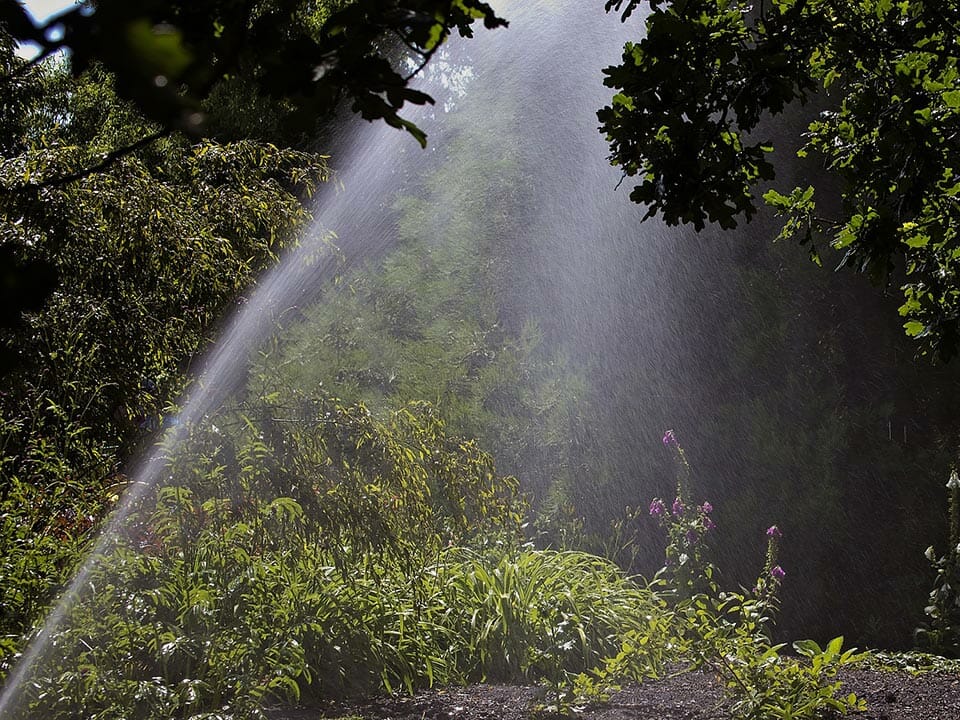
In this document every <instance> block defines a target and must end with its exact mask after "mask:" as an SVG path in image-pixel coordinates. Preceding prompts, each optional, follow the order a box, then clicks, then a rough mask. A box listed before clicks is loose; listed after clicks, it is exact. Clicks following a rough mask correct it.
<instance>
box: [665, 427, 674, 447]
mask: <svg viewBox="0 0 960 720" xmlns="http://www.w3.org/2000/svg"><path fill="white" fill-rule="evenodd" d="M663 446H664V447H671V446H672V447H677V438H676V436H675V435H674V434H673V430H667V431H666V432H665V433H664V434H663Z"/></svg>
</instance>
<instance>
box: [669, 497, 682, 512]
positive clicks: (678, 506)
mask: <svg viewBox="0 0 960 720" xmlns="http://www.w3.org/2000/svg"><path fill="white" fill-rule="evenodd" d="M671 509H672V510H673V514H674V515H676V516H677V517H680V516H681V515H683V511H684V509H685V508H684V507H683V501H681V500H680V498H677V499H676V500H674V501H673V508H671Z"/></svg>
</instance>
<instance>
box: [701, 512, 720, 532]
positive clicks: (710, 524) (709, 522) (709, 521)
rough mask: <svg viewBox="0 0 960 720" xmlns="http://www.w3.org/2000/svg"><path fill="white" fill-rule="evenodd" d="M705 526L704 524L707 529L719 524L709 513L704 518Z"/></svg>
mask: <svg viewBox="0 0 960 720" xmlns="http://www.w3.org/2000/svg"><path fill="white" fill-rule="evenodd" d="M703 526H704V527H705V528H706V529H707V530H713V529H714V528H715V527H716V526H717V524H716V523H715V522H714V521H713V520H712V519H711V518H710V516H709V515H708V516H707V517H705V518H704V519H703Z"/></svg>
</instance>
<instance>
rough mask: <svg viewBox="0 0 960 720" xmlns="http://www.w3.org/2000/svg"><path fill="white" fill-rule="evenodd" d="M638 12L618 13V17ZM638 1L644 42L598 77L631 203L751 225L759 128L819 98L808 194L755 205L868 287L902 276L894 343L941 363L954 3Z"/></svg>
mask: <svg viewBox="0 0 960 720" xmlns="http://www.w3.org/2000/svg"><path fill="white" fill-rule="evenodd" d="M639 4H640V3H639V2H628V3H627V4H626V7H625V9H624V14H625V16H628V15H629V14H630V13H631V12H632V11H633V10H634V9H635V8H636V7H638V6H639ZM650 4H651V8H652V10H651V12H650V14H649V15H648V16H647V18H646V21H645V22H646V28H647V32H646V37H645V38H644V39H643V40H642V41H640V42H638V43H629V44H628V45H627V46H626V48H625V51H624V55H623V61H622V64H620V65H618V66H615V67H611V68H608V69H607V70H606V74H607V79H606V81H605V82H606V84H607V85H608V86H610V87H612V88H614V89H616V90H617V91H618V92H617V94H616V95H615V96H614V98H613V100H612V103H611V105H610V106H608V107H606V108H604V109H603V110H601V111H600V113H599V117H600V120H601V123H602V130H603V132H604V133H605V134H606V135H607V138H608V140H609V141H610V147H611V151H612V155H611V159H612V161H613V162H614V163H615V164H617V165H619V166H620V167H621V168H622V169H623V172H624V174H625V175H626V176H631V177H632V176H638V177H639V178H640V184H639V185H638V186H637V187H636V188H635V190H634V191H633V194H632V197H633V199H634V200H635V201H637V202H641V203H644V204H647V205H648V206H649V208H650V209H649V212H648V216H650V215H654V214H657V213H661V214H662V215H663V217H664V219H665V220H666V222H668V223H670V224H676V223H680V222H683V223H690V224H693V225H694V227H696V228H698V229H700V228H702V227H703V226H704V224H705V222H707V221H709V222H716V223H719V224H720V225H721V227H725V228H729V227H733V226H734V225H735V224H736V217H737V216H741V215H742V216H745V217H746V218H747V219H749V218H750V217H751V216H752V215H753V214H754V213H755V211H756V201H755V197H754V194H753V188H754V187H755V186H757V185H758V184H760V183H762V182H763V181H767V180H771V179H772V177H773V166H772V164H771V162H770V161H769V160H768V159H767V154H768V153H770V152H771V151H772V150H773V145H772V143H771V142H770V141H769V140H768V139H766V138H764V137H763V136H762V134H765V133H768V132H769V130H768V129H767V127H768V126H765V125H763V124H761V121H762V120H763V118H764V117H765V116H767V115H776V114H779V113H781V112H783V110H784V109H785V108H786V107H787V106H788V105H789V104H791V103H792V102H793V101H795V100H800V101H806V100H808V99H810V98H812V97H814V96H816V95H818V94H823V95H824V96H826V97H827V98H828V100H827V103H826V104H827V106H828V108H829V109H828V110H825V111H823V112H822V113H821V114H820V116H819V118H818V119H817V120H815V121H814V122H812V123H811V124H810V125H809V128H808V131H807V133H806V135H805V139H806V145H805V147H804V148H803V149H802V150H801V151H800V155H801V156H806V155H807V154H817V155H819V156H820V157H821V158H822V160H823V164H824V166H825V167H826V174H823V175H822V176H821V179H820V181H818V183H817V184H816V187H819V188H820V192H816V193H815V191H814V186H811V187H809V188H806V189H804V188H796V189H794V190H793V191H791V192H789V193H781V192H778V191H776V190H770V191H768V192H767V193H766V194H765V195H764V199H765V200H766V201H767V202H768V203H769V204H770V205H772V206H773V207H774V208H775V209H776V210H777V212H778V213H779V214H782V215H784V216H785V217H786V224H785V226H784V228H783V232H782V233H781V234H782V236H789V237H796V238H798V239H799V241H800V242H801V243H802V244H809V246H810V248H811V253H812V254H813V256H814V257H815V258H817V259H818V258H819V256H818V251H817V246H818V245H823V244H827V245H830V246H832V247H833V248H835V249H836V250H839V251H840V252H841V253H842V259H841V261H840V266H847V267H851V268H853V269H855V270H856V271H859V272H864V273H867V274H868V275H869V276H870V277H871V278H872V279H873V280H874V281H875V282H877V283H882V284H886V283H887V282H889V280H890V279H891V277H892V276H893V274H894V272H895V271H897V272H901V273H903V274H905V285H904V286H903V291H904V300H905V302H904V303H903V304H902V306H901V307H900V314H901V315H902V316H903V317H904V318H905V319H906V324H905V328H906V330H907V333H908V334H909V335H911V336H913V337H915V338H917V339H918V340H919V341H920V342H921V349H922V350H923V351H924V352H931V353H933V354H935V355H937V356H939V357H941V358H944V359H949V358H950V357H951V356H952V355H953V354H954V353H955V352H956V350H957V346H958V340H960V334H958V319H957V318H958V313H957V307H958V302H960V301H958V297H960V290H958V287H957V285H958V282H957V279H956V272H955V267H954V265H955V259H956V258H955V255H956V254H957V242H956V236H957V224H958V218H957V216H956V203H955V202H954V200H955V197H954V196H955V195H956V193H957V188H958V187H960V185H958V180H957V178H956V174H955V168H954V167H953V166H952V157H953V156H954V155H955V154H956V150H957V148H956V135H955V133H954V132H953V131H952V128H953V127H954V126H955V125H956V122H957V118H958V112H960V102H958V100H957V99H958V97H960V90H958V87H960V86H958V82H960V74H958V67H957V65H958V63H957V60H958V56H960V52H958V47H957V32H956V30H957V28H956V24H955V22H954V20H953V19H952V18H953V17H954V15H955V14H956V10H957V8H956V5H955V3H936V4H932V3H926V2H897V3H893V2H889V1H888V0H876V1H871V2H860V3H855V4H852V5H850V4H838V3H835V2H830V1H828V0H809V1H808V0H803V1H800V2H797V1H796V0H777V1H776V2H771V3H761V4H760V5H759V7H755V6H754V5H753V4H751V3H740V2H729V1H728V0H691V1H689V2H687V1H685V2H662V1H657V2H651V3H650ZM623 5H624V3H623V2H621V1H614V0H611V1H610V2H608V3H607V9H608V10H610V9H613V8H616V9H621V6H623ZM804 185H806V183H804ZM825 194H826V195H828V196H829V197H827V199H826V200H824V198H823V196H824V195H825ZM835 195H838V196H839V197H838V198H837V199H836V200H835V199H834V196H835Z"/></svg>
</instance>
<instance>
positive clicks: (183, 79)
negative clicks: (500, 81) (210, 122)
mask: <svg viewBox="0 0 960 720" xmlns="http://www.w3.org/2000/svg"><path fill="white" fill-rule="evenodd" d="M477 20H481V21H482V22H483V24H484V26H485V27H487V28H496V27H500V26H504V25H506V21H505V20H503V19H502V18H500V17H498V16H497V15H496V14H495V13H494V11H493V9H492V8H491V7H490V6H489V5H488V4H487V3H486V2H482V1H481V0H429V1H427V2H424V1H423V0H355V1H354V2H343V1H342V0H330V1H327V2H320V3H315V2H307V1H306V0H272V1H270V2H250V3H221V2H204V3H198V2H166V1H164V2H160V1H159V0H141V2H136V3H130V2H127V1H126V0H99V1H98V2H96V3H91V4H85V5H84V6H81V7H77V8H73V9H70V10H68V11H66V12H64V13H61V14H59V15H58V16H57V17H55V18H53V19H52V20H50V21H49V22H48V23H47V24H46V25H45V26H44V27H36V26H35V25H34V24H33V22H32V20H31V19H30V17H29V16H28V15H27V14H26V12H25V11H24V10H23V8H22V7H20V6H19V4H17V3H14V2H7V3H4V4H3V5H2V6H0V24H2V25H4V26H5V27H7V28H8V30H9V32H10V33H11V34H12V35H13V37H14V38H16V39H18V40H25V41H31V42H34V43H36V44H38V45H39V46H40V47H41V48H42V52H43V54H44V55H46V54H49V53H53V52H55V51H57V50H59V49H69V50H70V51H71V58H72V59H71V62H72V66H73V68H74V71H75V72H78V73H79V72H83V71H84V70H86V69H88V68H89V67H91V66H92V65H96V64H102V65H103V66H105V67H106V68H107V69H108V70H110V71H111V72H112V73H114V74H115V75H116V77H117V80H118V86H119V92H120V94H121V95H122V96H123V97H124V98H126V99H128V100H132V101H134V102H135V103H136V104H137V106H138V107H139V108H140V110H141V111H143V112H144V113H145V114H146V115H147V116H149V117H150V118H151V119H152V120H154V121H156V122H158V123H160V124H161V125H163V126H165V127H167V128H171V127H175V128H179V129H182V130H185V131H187V132H191V133H204V132H205V127H204V115H203V112H201V109H202V107H203V103H204V100H206V99H208V98H209V97H210V96H211V94H213V93H214V92H215V90H216V88H217V85H218V83H219V82H221V81H224V80H226V81H228V82H229V80H230V78H231V77H235V76H240V77H242V78H244V80H245V81H246V83H247V84H246V88H247V89H249V90H250V91H251V92H253V93H254V94H257V95H260V96H262V97H270V98H273V99H274V100H275V103H276V104H277V105H279V106H281V107H283V109H284V112H283V114H284V115H285V116H286V120H287V121H288V122H289V123H292V124H293V125H294V126H295V127H297V128H298V129H300V130H302V131H307V132H309V131H310V130H311V129H312V128H313V127H314V126H315V125H316V122H317V120H318V118H319V117H321V116H323V115H325V114H328V113H330V112H331V111H332V110H333V108H334V107H335V106H336V104H337V102H338V101H339V100H340V99H341V98H342V97H344V96H346V97H349V98H350V100H351V102H352V109H353V111H354V112H357V113H360V115H361V116H362V117H363V118H365V119H367V120H375V119H383V120H384V121H386V122H387V123H388V124H390V125H392V126H394V127H397V128H403V129H405V130H407V131H408V132H410V133H411V134H412V135H413V136H414V137H416V138H417V140H418V141H419V142H420V143H421V144H424V143H425V142H426V136H425V135H424V133H423V131H422V130H420V129H419V128H418V127H416V126H415V125H414V124H413V123H411V122H410V121H409V120H406V119H404V118H402V117H401V116H400V115H399V111H400V110H401V109H402V108H403V106H404V104H406V103H413V104H417V105H422V104H424V103H432V102H433V99H432V98H431V97H430V96H429V95H426V94H425V93H423V92H420V91H418V90H414V89H413V88H411V87H409V85H408V83H409V80H410V79H411V77H412V76H413V75H414V74H416V73H415V72H414V73H407V71H406V70H405V69H404V68H403V64H402V63H395V62H393V60H394V59H395V56H396V55H397V54H398V53H397V52H396V47H397V46H398V45H400V46H402V47H403V48H405V49H406V51H408V52H409V53H410V55H411V65H412V66H420V67H422V66H423V65H424V64H426V63H427V62H428V61H429V60H430V58H431V57H432V56H433V54H434V53H435V52H436V51H437V49H438V48H439V47H440V46H441V44H442V43H443V42H444V41H445V40H446V39H447V37H448V36H449V35H450V34H451V33H452V32H458V33H459V34H460V35H463V36H467V37H469V36H471V35H472V33H473V25H474V22H475V21H477ZM54 27H60V28H62V30H63V32H61V33H59V34H55V33H51V32H50V30H51V28H54ZM398 65H399V67H398ZM234 87H236V86H234ZM221 107H222V106H221ZM204 109H205V110H206V111H208V112H210V111H213V112H216V110H217V107H216V106H211V105H209V104H207V105H206V107H205V108H204Z"/></svg>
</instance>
